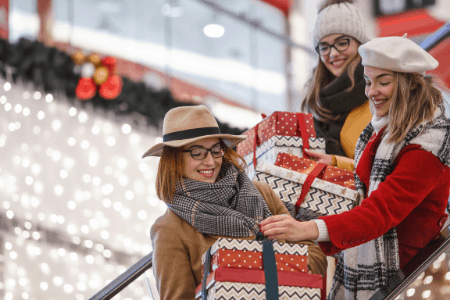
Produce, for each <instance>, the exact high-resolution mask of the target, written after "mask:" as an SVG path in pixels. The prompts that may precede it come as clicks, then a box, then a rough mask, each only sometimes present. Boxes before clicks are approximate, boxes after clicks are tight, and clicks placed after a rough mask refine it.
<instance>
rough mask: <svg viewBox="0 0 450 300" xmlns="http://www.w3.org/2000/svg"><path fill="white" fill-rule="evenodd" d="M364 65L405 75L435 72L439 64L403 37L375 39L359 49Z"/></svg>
mask: <svg viewBox="0 0 450 300" xmlns="http://www.w3.org/2000/svg"><path fill="white" fill-rule="evenodd" d="M358 52H359V54H360V55H361V59H362V64H363V65H364V66H371V67H375V68H380V69H386V70H391V71H396V72H403V73H419V74H422V75H425V72H426V71H430V70H434V69H436V68H437V67H438V66H439V62H438V61H437V60H436V59H434V58H433V56H431V55H430V54H429V53H428V52H427V51H425V50H424V49H422V48H421V47H420V46H419V45H417V44H416V43H414V42H413V41H411V40H410V39H408V38H406V34H405V35H404V36H403V37H399V36H390V37H382V38H375V39H373V40H371V41H369V42H367V43H365V44H364V45H361V46H360V47H359V48H358Z"/></svg>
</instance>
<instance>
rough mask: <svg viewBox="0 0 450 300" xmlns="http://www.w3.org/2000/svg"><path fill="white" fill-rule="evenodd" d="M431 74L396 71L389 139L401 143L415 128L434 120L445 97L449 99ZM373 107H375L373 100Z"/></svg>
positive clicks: (372, 109) (371, 107) (371, 106)
mask: <svg viewBox="0 0 450 300" xmlns="http://www.w3.org/2000/svg"><path fill="white" fill-rule="evenodd" d="M435 84H436V82H435V79H434V78H433V77H431V76H429V75H427V76H422V75H420V74H417V73H400V72H394V92H393V94H392V97H391V103H390V105H389V115H388V116H389V125H388V127H387V128H386V133H389V138H388V142H390V143H399V142H401V141H402V140H404V139H405V136H406V134H407V133H408V131H409V130H411V129H412V128H414V127H416V126H418V125H420V124H421V123H423V122H429V121H432V119H433V115H434V113H435V112H436V109H437V107H438V105H439V103H440V102H441V101H445V100H444V98H443V96H442V93H441V91H440V90H439V89H438V88H437V87H436V85H435ZM370 110H371V111H372V114H374V107H373V103H372V101H370Z"/></svg>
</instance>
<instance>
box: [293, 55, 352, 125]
mask: <svg viewBox="0 0 450 300" xmlns="http://www.w3.org/2000/svg"><path fill="white" fill-rule="evenodd" d="M360 62H361V56H360V55H359V53H358V55H356V57H355V58H354V59H353V60H352V61H351V62H350V64H349V65H348V67H347V70H345V72H347V73H348V77H349V78H350V82H351V85H350V87H349V88H348V89H347V91H351V90H352V89H353V87H354V86H355V69H356V67H357V66H358V64H359V63H360ZM333 77H334V75H333V74H332V73H331V72H330V71H329V70H328V69H327V68H326V66H325V64H324V63H323V62H322V60H321V59H320V57H319V63H318V64H317V67H315V68H314V69H313V73H312V76H311V78H310V79H309V80H308V82H307V84H306V97H305V98H304V99H303V103H302V107H301V109H302V111H306V112H309V113H312V114H313V115H314V117H315V118H316V119H318V120H320V121H322V122H324V123H330V122H332V121H335V120H337V119H338V118H339V116H335V115H333V114H332V112H331V111H330V110H328V109H326V108H324V107H323V105H322V103H321V101H320V98H319V92H320V89H321V88H322V87H324V86H326V85H328V84H329V83H330V82H331V80H332V79H333Z"/></svg>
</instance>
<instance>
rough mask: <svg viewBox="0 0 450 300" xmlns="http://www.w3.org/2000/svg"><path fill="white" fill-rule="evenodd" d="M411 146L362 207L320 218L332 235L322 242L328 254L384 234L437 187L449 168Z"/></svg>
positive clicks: (423, 151)
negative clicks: (328, 239)
mask: <svg viewBox="0 0 450 300" xmlns="http://www.w3.org/2000/svg"><path fill="white" fill-rule="evenodd" d="M410 149H411V150H409V151H405V152H403V151H402V152H403V153H400V154H399V158H398V164H397V165H396V166H395V168H394V170H393V172H392V173H391V174H390V175H388V176H387V177H386V180H385V181H384V182H382V183H380V184H379V185H378V189H377V190H375V191H373V192H372V193H371V195H370V196H369V197H367V198H366V199H365V200H364V201H363V202H362V204H361V205H360V206H357V207H355V208H354V209H352V210H350V211H347V212H344V213H342V214H339V215H333V216H325V217H321V218H320V219H323V220H324V221H325V223H326V225H327V228H328V233H329V235H330V242H320V243H319V246H320V247H321V248H322V251H323V252H324V253H325V254H327V255H332V254H335V253H337V252H340V251H342V250H344V249H347V248H351V247H355V246H357V245H360V244H364V243H366V242H368V241H370V240H373V239H375V238H377V237H380V236H382V235H383V234H385V233H386V232H387V231H388V230H389V229H391V228H392V227H394V226H397V225H398V224H399V223H400V222H401V221H402V220H404V219H405V218H406V217H407V216H408V215H409V214H410V213H411V211H412V210H413V209H414V208H415V207H417V206H418V205H419V204H420V203H421V202H422V201H423V199H425V197H426V196H427V195H428V194H429V193H430V192H431V191H432V190H433V188H434V186H435V185H436V184H437V183H438V182H439V178H440V177H441V176H442V174H443V173H444V170H445V168H446V167H445V166H444V165H443V164H442V163H441V162H440V161H439V159H438V158H437V157H436V156H434V155H433V154H431V153H430V152H427V151H425V150H422V149H417V147H414V148H410ZM404 150H405V149H404ZM400 155H401V156H400Z"/></svg>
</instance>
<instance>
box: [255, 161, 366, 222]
mask: <svg viewBox="0 0 450 300" xmlns="http://www.w3.org/2000/svg"><path fill="white" fill-rule="evenodd" d="M307 177H308V175H306V174H302V173H299V172H295V171H292V170H289V169H285V168H282V167H278V166H274V165H271V164H268V163H266V162H258V165H257V166H256V172H255V179H256V180H258V181H263V182H266V183H268V184H269V186H270V187H271V188H272V189H273V190H274V191H275V193H276V194H277V195H278V196H279V197H280V199H281V201H282V202H283V203H284V205H285V206H286V208H287V209H288V210H289V212H290V213H291V214H292V216H293V217H294V218H296V219H297V220H300V221H309V220H312V219H317V218H318V217H320V216H325V215H334V214H339V213H342V212H344V211H348V210H350V209H352V208H353V206H354V203H355V201H356V200H357V199H358V197H359V195H358V193H357V192H356V191H354V190H352V189H350V188H348V187H343V186H340V185H338V184H334V183H331V182H328V181H325V180H322V179H318V178H316V179H314V181H313V183H312V185H311V188H310V189H309V191H308V193H307V194H306V196H305V199H304V201H303V203H302V205H301V206H300V210H299V212H298V214H297V215H296V216H295V215H294V214H295V203H296V202H297V200H298V197H299V196H300V194H301V191H302V186H303V183H304V182H305V180H306V178H307Z"/></svg>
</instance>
